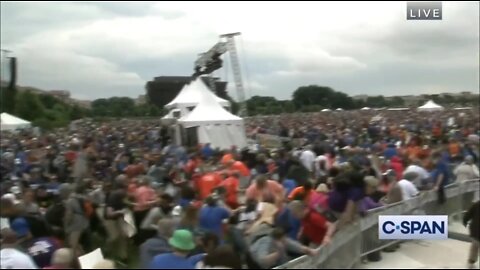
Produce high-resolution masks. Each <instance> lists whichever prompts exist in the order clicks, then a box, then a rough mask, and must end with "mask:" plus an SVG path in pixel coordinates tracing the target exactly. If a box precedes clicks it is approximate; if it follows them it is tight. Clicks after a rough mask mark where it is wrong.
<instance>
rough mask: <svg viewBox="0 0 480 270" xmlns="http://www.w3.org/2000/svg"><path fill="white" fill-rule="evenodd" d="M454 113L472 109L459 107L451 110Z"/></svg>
mask: <svg viewBox="0 0 480 270" xmlns="http://www.w3.org/2000/svg"><path fill="white" fill-rule="evenodd" d="M453 109H454V110H456V111H463V110H471V109H472V107H459V108H453Z"/></svg>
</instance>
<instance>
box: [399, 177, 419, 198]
mask: <svg viewBox="0 0 480 270" xmlns="http://www.w3.org/2000/svg"><path fill="white" fill-rule="evenodd" d="M417 177H418V175H417V174H416V173H414V172H409V173H406V174H405V175H404V176H403V179H402V180H400V181H398V185H399V186H400V188H401V190H402V199H403V200H404V201H405V200H409V199H412V198H414V197H416V196H417V195H418V194H419V191H418V189H417V187H416V186H415V185H414V184H413V183H412V181H413V180H414V179H416V178H417Z"/></svg>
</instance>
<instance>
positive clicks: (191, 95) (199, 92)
mask: <svg viewBox="0 0 480 270" xmlns="http://www.w3.org/2000/svg"><path fill="white" fill-rule="evenodd" d="M203 95H209V96H211V97H212V98H213V99H214V100H216V101H217V102H218V103H219V104H220V105H221V106H223V107H230V102H229V101H228V100H225V99H223V98H219V97H217V96H216V95H215V94H213V93H212V91H210V89H208V87H207V86H206V85H205V83H203V81H202V79H201V77H198V78H197V79H196V80H195V81H193V82H191V83H190V84H186V85H185V86H184V87H183V88H182V90H181V91H180V93H178V95H177V96H176V97H175V98H174V99H173V100H172V101H171V102H170V103H168V104H167V105H165V107H166V108H167V109H173V108H176V109H180V110H181V115H182V116H186V115H187V114H188V113H189V112H191V111H192V110H193V108H195V106H197V104H198V102H199V100H200V98H201V97H202V96H203Z"/></svg>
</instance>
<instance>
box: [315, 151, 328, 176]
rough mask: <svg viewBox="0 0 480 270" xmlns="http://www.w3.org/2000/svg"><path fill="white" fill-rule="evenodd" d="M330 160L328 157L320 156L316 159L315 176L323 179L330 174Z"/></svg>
mask: <svg viewBox="0 0 480 270" xmlns="http://www.w3.org/2000/svg"><path fill="white" fill-rule="evenodd" d="M329 169H330V166H328V158H327V156H326V155H320V156H318V157H317V158H316V159H315V176H316V177H321V176H325V175H327V174H328V170H329Z"/></svg>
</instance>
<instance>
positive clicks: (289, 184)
mask: <svg viewBox="0 0 480 270" xmlns="http://www.w3.org/2000/svg"><path fill="white" fill-rule="evenodd" d="M282 185H283V188H284V189H285V197H287V196H288V194H290V192H292V190H294V189H295V188H296V187H297V182H296V181H295V180H294V179H290V178H287V179H285V180H283V183H282Z"/></svg>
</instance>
